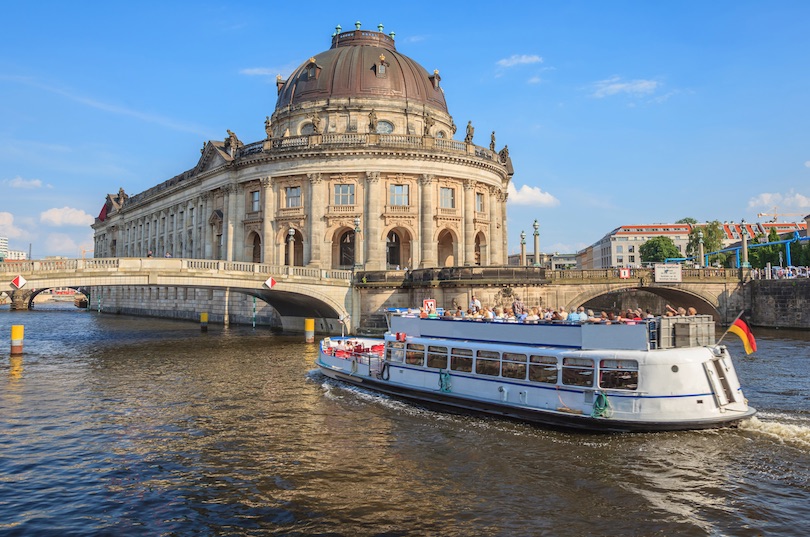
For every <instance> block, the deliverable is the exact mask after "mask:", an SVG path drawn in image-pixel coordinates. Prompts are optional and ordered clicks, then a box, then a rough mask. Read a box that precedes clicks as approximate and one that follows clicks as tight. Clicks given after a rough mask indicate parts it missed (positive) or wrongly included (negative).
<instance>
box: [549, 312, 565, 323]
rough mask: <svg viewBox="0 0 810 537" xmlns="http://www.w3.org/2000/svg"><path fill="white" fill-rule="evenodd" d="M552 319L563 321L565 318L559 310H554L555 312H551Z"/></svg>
mask: <svg viewBox="0 0 810 537" xmlns="http://www.w3.org/2000/svg"><path fill="white" fill-rule="evenodd" d="M551 320H552V321H562V320H563V318H562V315H560V312H559V311H557V310H554V311H553V312H551Z"/></svg>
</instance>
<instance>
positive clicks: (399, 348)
mask: <svg viewBox="0 0 810 537" xmlns="http://www.w3.org/2000/svg"><path fill="white" fill-rule="evenodd" d="M385 358H386V359H387V360H388V361H389V362H400V363H402V362H403V361H404V360H405V344H404V343H402V342H401V341H389V342H388V348H387V349H386V350H385Z"/></svg>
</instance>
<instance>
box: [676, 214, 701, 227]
mask: <svg viewBox="0 0 810 537" xmlns="http://www.w3.org/2000/svg"><path fill="white" fill-rule="evenodd" d="M675 223H676V224H689V225H691V226H694V225H695V224H697V220H695V219H694V218H692V217H691V216H687V217H686V218H681V219H680V220H678V221H677V222H675Z"/></svg>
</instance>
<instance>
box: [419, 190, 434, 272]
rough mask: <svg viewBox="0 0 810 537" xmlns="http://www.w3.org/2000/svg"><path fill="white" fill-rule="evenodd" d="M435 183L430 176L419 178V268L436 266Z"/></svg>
mask: <svg viewBox="0 0 810 537" xmlns="http://www.w3.org/2000/svg"><path fill="white" fill-rule="evenodd" d="M435 183H436V178H435V177H434V176H433V175H432V174H423V175H422V176H421V177H420V178H419V202H420V203H419V214H420V215H421V218H422V225H421V229H420V230H419V241H420V242H421V246H422V260H421V262H420V263H419V268H429V267H435V266H436V265H437V264H438V251H437V250H438V248H437V246H436V243H435V242H434V240H433V234H434V233H435V230H436V225H435V223H434V220H433V218H434V215H435V214H436V203H435V202H434V196H433V194H434V192H433V188H434V185H435Z"/></svg>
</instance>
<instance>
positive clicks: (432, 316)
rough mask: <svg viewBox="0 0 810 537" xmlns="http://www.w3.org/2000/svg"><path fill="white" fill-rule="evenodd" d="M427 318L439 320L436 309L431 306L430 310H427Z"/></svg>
mask: <svg viewBox="0 0 810 537" xmlns="http://www.w3.org/2000/svg"><path fill="white" fill-rule="evenodd" d="M427 316H428V319H438V318H439V314H438V313H437V312H436V308H434V307H433V306H431V307H430V309H429V310H428V314H427Z"/></svg>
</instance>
